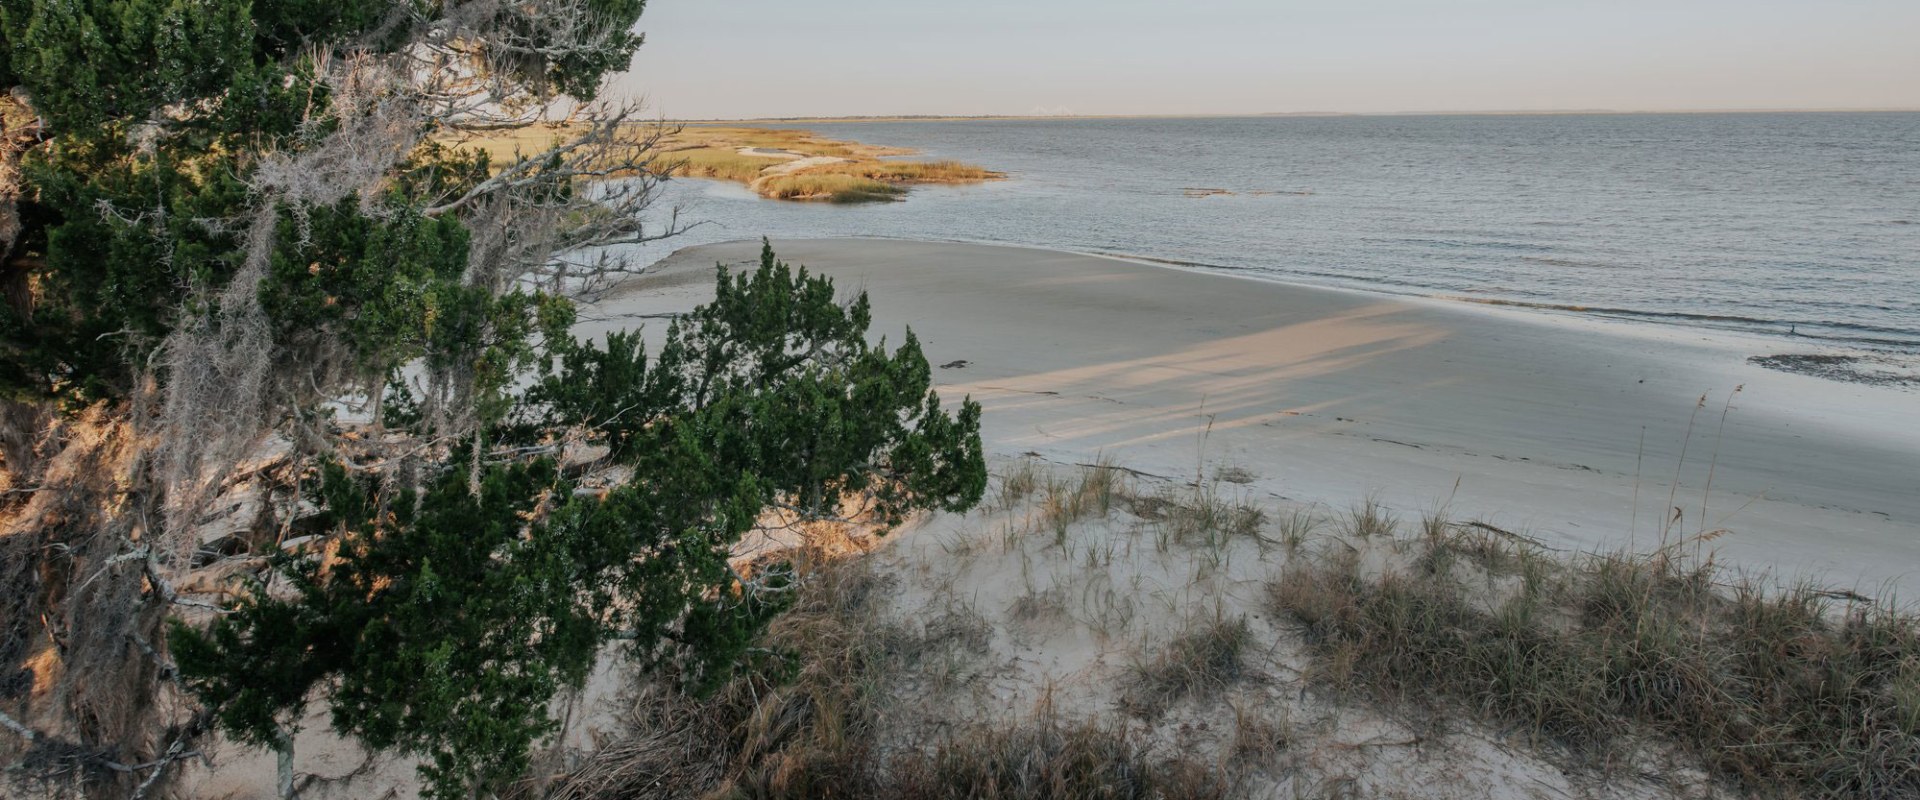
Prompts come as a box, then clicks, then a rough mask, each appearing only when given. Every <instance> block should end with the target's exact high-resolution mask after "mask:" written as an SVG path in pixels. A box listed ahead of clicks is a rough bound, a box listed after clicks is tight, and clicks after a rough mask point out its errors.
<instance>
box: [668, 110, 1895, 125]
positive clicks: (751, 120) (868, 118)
mask: <svg viewBox="0 0 1920 800" xmlns="http://www.w3.org/2000/svg"><path fill="white" fill-rule="evenodd" d="M1722 114H1920V108H1702V109H1678V110H1619V109H1605V108H1595V109H1549V110H1539V111H1529V110H1507V111H1501V110H1492V111H1277V112H1252V113H1240V114H1230V113H1222V114H953V115H943V114H877V115H852V116H838V117H834V116H826V117H711V118H699V119H668V120H665V121H666V122H668V123H671V124H677V125H703V126H704V125H741V124H769V125H770V124H781V125H791V124H827V123H856V122H992V121H1004V122H1024V121H1044V120H1102V119H1115V120H1118V119H1266V118H1275V119H1284V118H1309V119H1312V118H1330V117H1606V116H1620V117H1627V116H1675V115H1700V116H1708V115H1722Z"/></svg>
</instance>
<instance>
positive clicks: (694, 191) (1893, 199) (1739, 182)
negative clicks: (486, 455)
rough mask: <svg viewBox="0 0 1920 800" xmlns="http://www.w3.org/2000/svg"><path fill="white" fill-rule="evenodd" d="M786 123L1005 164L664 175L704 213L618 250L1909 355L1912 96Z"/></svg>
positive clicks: (687, 214)
mask: <svg viewBox="0 0 1920 800" xmlns="http://www.w3.org/2000/svg"><path fill="white" fill-rule="evenodd" d="M805 127H807V128H809V129H811V130H816V131H819V132H821V133H823V134H825V135H828V136H833V137H837V138H848V139H855V140H859V141H863V142H869V143H873V144H885V145H899V146H904V147H912V148H916V149H918V150H920V151H922V156H923V157H933V158H954V159H960V160H964V161H970V162H974V163H977V164H981V165H983V166H986V167H989V168H991V169H996V170H1002V171H1005V172H1007V173H1009V175H1010V177H1009V179H1008V180H1005V181H1000V182H994V183H988V184H982V185H976V186H965V187H919V188H915V189H914V190H913V192H912V193H911V194H910V195H909V196H908V198H907V199H906V200H905V201H903V202H897V203H883V204H867V205H826V204H796V203H782V202H775V201H769V200H762V199H759V198H757V197H754V196H753V195H752V194H750V193H748V192H747V191H746V190H745V189H743V188H740V187H738V186H736V185H730V184H724V183H718V182H713V181H705V180H694V179H685V180H677V181H673V182H671V183H670V184H669V185H668V186H667V191H666V192H665V194H664V197H663V202H662V204H661V205H660V206H658V207H657V208H658V210H659V211H661V212H662V213H664V211H665V210H666V209H667V208H670V207H677V208H678V211H679V214H680V219H681V221H683V222H686V221H699V222H702V223H704V224H702V225H701V226H699V227H696V228H695V229H693V230H692V231H690V232H688V233H687V234H685V235H683V236H680V237H676V238H675V239H672V240H669V241H668V242H664V243H658V244H653V245H648V246H646V247H643V248H639V249H636V250H635V251H633V252H632V253H631V254H630V256H631V257H632V258H633V259H634V260H635V261H638V262H640V263H646V262H649V261H651V260H653V259H657V258H659V257H661V256H664V255H665V254H666V253H667V252H670V251H671V250H672V249H676V248H678V247H684V246H687V245H691V244H699V243H705V242H712V241H720V240H726V239H739V238H750V237H758V236H762V235H766V236H772V237H774V238H783V237H788V238H792V237H828V236H883V237H903V238H918V239H939V240H954V241H975V242H996V243H1007V244H1020V245H1035V246H1042V247H1051V248H1058V249H1065V250H1074V251H1080V252H1090V253H1104V254H1114V255H1124V256H1130V257H1136V258H1143V259H1150V260H1160V261H1167V262H1173V263H1177V264H1182V265H1186V266H1192V267H1197V268H1201V269H1213V270H1222V271H1235V272H1243V273H1244V272H1253V273H1258V274H1260V275H1261V276H1265V277H1271V278H1274V279H1278V280H1284V281H1292V282H1298V283H1307V284H1317V285H1333V286H1341V287H1348V288H1360V289H1368V290H1375V291H1381V292H1389V293H1397V294H1414V295H1425V296H1439V297H1450V298H1460V299H1470V300H1477V301H1488V302H1500V303H1512V304H1519V305H1528V306H1537V307H1539V308H1541V309H1543V310H1546V311H1558V312H1561V313H1581V314H1601V315H1607V316H1616V317H1626V318H1634V319H1644V320H1648V321H1654V322H1661V323H1668V324H1677V325H1696V326H1707V327H1716V328H1727V329H1736V330H1746V331H1757V332H1763V333H1775V334H1780V335H1782V336H1787V335H1791V336H1793V337H1795V338H1797V339H1799V340H1800V341H1817V340H1828V341H1831V342H1832V343H1834V344H1843V345H1852V346H1858V347H1863V348H1870V349H1884V350H1896V351H1904V352H1916V351H1920V113H1832V114H1825V113H1822V114H1671V115H1659V114H1621V115H1566V116H1404V117H1376V116H1366V117H1257V118H1208V119H1122V120H1096V119H1080V120H1006V121H993V120H986V121H942V122H887V123H881V122H874V123H834V124H819V125H807V126H805ZM1192 190H1224V191H1225V192H1227V193H1222V194H1211V193H1205V192H1198V191H1192Z"/></svg>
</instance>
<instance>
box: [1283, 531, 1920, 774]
mask: <svg viewBox="0 0 1920 800" xmlns="http://www.w3.org/2000/svg"><path fill="white" fill-rule="evenodd" d="M1448 541H1450V540H1438V541H1432V542H1429V543H1428V544H1427V546H1428V547H1430V548H1432V547H1447V546H1450V545H1448V544H1447V542H1448ZM1427 555H1429V556H1430V554H1427ZM1521 564H1522V567H1521V568H1522V571H1523V573H1524V571H1525V570H1526V569H1528V567H1527V566H1526V564H1527V562H1525V561H1524V560H1523V561H1522V562H1521ZM1564 567H1565V571H1564V578H1565V580H1568V581H1570V582H1571V583H1572V585H1571V586H1569V587H1568V588H1567V590H1566V592H1565V593H1564V597H1562V598H1559V599H1558V600H1553V601H1550V600H1549V599H1547V598H1546V597H1545V596H1544V594H1543V593H1540V592H1535V591H1531V590H1523V591H1519V592H1514V593H1511V594H1510V596H1508V597H1505V598H1504V599H1496V600H1489V599H1488V598H1486V597H1483V596H1478V595H1480V594H1484V592H1482V591H1478V590H1474V589H1469V588H1467V587H1465V586H1463V585H1462V584H1461V583H1460V582H1457V581H1453V580H1448V579H1446V578H1445V577H1444V576H1443V575H1436V574H1433V572H1432V571H1431V570H1424V569H1423V570H1415V571H1414V572H1413V573H1412V574H1397V573H1388V574H1385V575H1383V576H1380V577H1377V578H1366V577H1363V576H1362V575H1361V573H1360V570H1359V568H1358V560H1357V558H1354V557H1352V556H1350V555H1347V556H1341V557H1331V558H1326V559H1322V560H1320V561H1317V562H1308V561H1307V560H1305V559H1301V560H1297V561H1296V562H1295V563H1293V564H1291V565H1289V567H1288V568H1287V569H1286V570H1285V571H1284V572H1283V573H1282V574H1281V576H1280V578H1279V579H1278V580H1277V581H1275V582H1274V583H1273V584H1271V585H1270V587H1269V600H1270V601H1271V606H1272V608H1273V610H1274V611H1276V612H1277V613H1283V614H1286V615H1290V616H1291V617H1292V618H1294V619H1295V620H1296V621H1298V622H1299V624H1300V626H1301V631H1302V634H1303V637H1304V638H1305V640H1306V641H1307V643H1308V645H1309V646H1310V648H1311V649H1312V650H1313V652H1314V653H1315V654H1316V656H1317V664H1316V671H1315V675H1316V677H1317V678H1318V679H1320V680H1321V681H1322V682H1323V683H1327V684H1330V685H1333V686H1335V687H1336V688H1341V689H1353V688H1359V689H1362V690H1365V691H1369V692H1371V693H1374V694H1376V695H1380V696H1383V697H1386V698H1390V699H1397V700H1402V701H1421V700H1423V699H1424V698H1436V697H1437V698H1443V699H1446V700H1451V701H1453V702H1455V703H1457V704H1458V705H1460V706H1463V707H1465V708H1467V709H1471V710H1475V711H1477V712H1480V713H1482V714H1485V715H1487V716H1490V717H1492V718H1494V719H1495V720H1497V721H1500V722H1503V723H1508V724H1518V725H1520V726H1522V727H1523V728H1524V729H1526V730H1529V731H1531V732H1533V734H1534V735H1535V736H1536V737H1537V738H1540V739H1543V740H1549V741H1552V742H1555V743H1559V744H1562V745H1565V746H1569V747H1572V748H1574V749H1575V750H1576V751H1581V752H1589V753H1591V752H1593V751H1595V750H1600V751H1608V750H1613V749H1616V748H1618V746H1619V743H1620V742H1621V741H1623V740H1624V739H1625V738H1626V737H1627V736H1628V735H1629V734H1638V733H1645V734H1652V735H1654V736H1656V737H1658V738H1660V739H1663V740H1665V741H1668V742H1672V743H1675V744H1678V745H1679V746H1681V747H1682V748H1683V749H1685V750H1687V751H1690V752H1691V753H1693V754H1694V755H1695V756H1696V757H1698V758H1699V759H1700V761H1701V762H1702V763H1703V764H1704V765H1706V766H1707V767H1708V768H1709V769H1711V770H1712V771H1713V772H1714V773H1716V774H1717V775H1719V776H1721V777H1723V778H1725V779H1727V780H1729V781H1732V782H1734V783H1736V784H1738V785H1739V786H1740V787H1741V789H1742V790H1743V791H1745V792H1748V793H1752V794H1756V795H1760V796H1789V797H1912V796H1916V795H1920V728H1916V727H1915V725H1914V723H1915V721H1916V720H1917V719H1920V706H1916V705H1915V702H1916V699H1920V697H1917V695H1916V691H1915V687H1916V686H1920V626H1917V625H1916V622H1915V620H1914V618H1913V617H1911V616H1906V615H1902V614H1898V613H1895V612H1891V611H1887V610H1885V609H1883V608H1881V607H1878V606H1872V605H1860V604H1851V603H1850V604H1847V605H1845V606H1844V607H1835V606H1834V604H1833V601H1832V600H1831V599H1829V598H1828V597H1827V595H1825V594H1823V593H1820V592H1818V591H1815V590H1814V589H1812V588H1811V587H1809V586H1806V585H1800V586H1796V587H1788V588H1787V589H1785V590H1781V591H1767V590H1764V587H1762V586H1761V585H1759V584H1757V583H1754V582H1751V581H1741V582H1737V583H1735V584H1734V588H1733V589H1732V590H1731V591H1730V592H1718V591H1715V589H1714V583H1713V574H1712V571H1711V570H1710V569H1709V568H1707V567H1704V566H1700V565H1691V564H1684V563H1682V562H1679V561H1675V560H1672V559H1669V558H1666V557H1663V556H1652V557H1635V556H1623V555H1611V556H1592V557H1587V558H1583V559H1579V560H1576V561H1573V562H1570V563H1567V564H1565V565H1564Z"/></svg>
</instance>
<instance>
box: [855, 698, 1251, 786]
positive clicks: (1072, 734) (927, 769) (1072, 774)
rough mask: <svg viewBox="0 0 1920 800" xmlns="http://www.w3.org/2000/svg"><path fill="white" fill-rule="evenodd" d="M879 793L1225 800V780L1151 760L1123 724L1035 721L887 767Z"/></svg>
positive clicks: (1179, 762)
mask: <svg viewBox="0 0 1920 800" xmlns="http://www.w3.org/2000/svg"><path fill="white" fill-rule="evenodd" d="M891 777H892V785H890V786H889V787H888V788H889V790H890V791H889V792H888V793H887V795H886V796H889V797H897V798H909V799H910V800H986V799H987V798H991V799H992V800H1055V799H1056V798H1076V800H1077V799H1079V798H1086V799H1087V800H1171V799H1172V798H1193V800H1208V799H1209V798H1225V797H1228V796H1229V793H1230V790H1231V783H1230V781H1228V780H1227V779H1226V778H1225V777H1224V776H1221V775H1219V774H1218V773H1217V772H1216V771H1215V770H1213V769H1210V768H1208V767H1207V766H1205V765H1203V764H1200V763H1198V762H1195V761H1191V760H1185V759H1162V758H1156V757H1154V756H1153V755H1152V753H1151V752H1150V751H1149V749H1148V747H1147V746H1146V745H1145V744H1143V743H1142V742H1140V741H1139V740H1138V739H1137V738H1136V737H1135V736H1134V734H1133V733H1132V732H1130V731H1129V730H1128V729H1127V728H1126V727H1124V726H1119V725H1115V726H1111V727H1109V726H1103V725H1099V724H1095V723H1075V722H1067V721H1063V720H1060V719H1059V718H1057V717H1051V716H1050V717H1048V718H1046V719H1044V720H1042V721H1040V722H1037V723H1033V724H1028V725H1019V726H1010V727H987V728H978V729H975V730H973V731H970V732H968V733H965V734H963V735H961V736H958V737H955V738H953V739H952V740H950V741H948V742H945V743H943V744H941V745H940V746H939V747H937V748H936V749H935V750H934V751H933V752H931V753H912V754H908V755H906V756H903V757H901V758H899V759H897V760H896V761H895V763H894V764H893V765H892V776H891Z"/></svg>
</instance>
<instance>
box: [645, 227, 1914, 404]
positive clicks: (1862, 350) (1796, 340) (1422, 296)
mask: <svg viewBox="0 0 1920 800" xmlns="http://www.w3.org/2000/svg"><path fill="white" fill-rule="evenodd" d="M846 238H848V237H838V236H828V237H821V239H810V238H789V239H787V241H796V242H805V241H819V240H829V239H846ZM853 238H855V239H858V240H870V241H885V242H925V243H931V244H956V245H969V246H979V247H1009V248H1015V249H1023V250H1037V251H1043V252H1048V253H1059V254H1063V255H1075V256H1085V257H1088V258H1107V259H1113V260H1116V261H1124V262H1127V263H1130V264H1140V265H1142V266H1148V267H1155V268H1159V269H1167V270H1173V271H1175V272H1183V273H1189V274H1194V275H1211V276H1215V277H1222V278H1234V279H1239V280H1247V281H1253V282H1255V283H1262V284H1271V285H1276V286H1283V287H1291V288H1297V289H1305V290H1311V291H1327V292H1341V293H1348V294H1353V295H1356V296H1360V297H1375V298H1386V299H1391V300H1399V301H1405V302H1410V303H1422V304H1427V303H1430V304H1433V305H1434V306H1435V307H1439V308H1452V309H1455V310H1460V311H1479V312H1485V313H1489V314H1495V315H1501V316H1507V317H1510V318H1513V319H1520V320H1536V321H1540V322H1543V323H1551V322H1557V323H1564V324H1569V325H1586V326H1592V327H1593V329H1595V330H1602V331H1607V332H1610V333H1613V334H1616V335H1620V336H1627V337H1639V338H1652V339H1658V340H1667V339H1671V338H1672V337H1674V336H1677V335H1684V334H1694V335H1698V336H1699V337H1700V338H1701V339H1703V340H1708V341H1715V342H1717V343H1718V344H1719V345H1720V346H1722V347H1724V348H1726V349H1728V350H1730V351H1731V350H1741V351H1743V352H1745V353H1746V355H1747V356H1748V357H1750V358H1755V359H1760V358H1772V357H1782V356H1785V357H1802V356H1808V355H1813V356H1829V355H1838V354H1844V355H1868V356H1893V357H1897V358H1900V359H1904V360H1909V361H1911V363H1909V364H1905V365H1903V366H1904V367H1905V369H1907V370H1908V371H1909V372H1911V373H1912V375H1913V376H1914V378H1913V379H1912V383H1913V384H1914V385H1915V386H1916V388H1920V340H1917V341H1914V342H1911V343H1908V342H1904V341H1893V340H1879V339H1849V338H1844V337H1832V336H1823V335H1819V334H1809V333H1801V334H1793V333H1782V332H1778V331H1775V330H1771V329H1768V328H1767V327H1764V326H1772V327H1778V326H1780V325H1789V326H1790V327H1791V324H1790V323H1785V322H1772V321H1768V320H1751V322H1752V326H1751V327H1745V326H1737V325H1725V326H1723V325H1713V324H1706V323H1711V322H1713V321H1715V320H1716V319H1724V318H1716V317H1711V316H1708V315H1700V314H1684V313H1677V312H1653V311H1634V310H1632V309H1613V308H1602V307H1593V306H1576V305H1571V304H1556V303H1546V302H1526V301H1516V300H1506V299H1501V298H1495V297H1471V296H1467V295H1461V294H1441V293H1437V290H1436V292H1423V291H1394V290H1392V289H1389V288H1385V287H1384V285H1382V284H1368V283H1365V282H1364V281H1352V284H1358V285H1349V284H1343V283H1335V282H1329V283H1315V282H1312V281H1308V280H1302V279H1300V276H1298V275H1294V274H1291V273H1282V272H1267V271H1263V270H1258V269H1252V268H1245V267H1228V266H1221V265H1218V264H1207V263H1203V262H1197V261H1182V260H1178V259H1170V258H1160V257H1158V256H1148V255H1140V254H1137V253H1124V252H1118V251H1112V252H1108V251H1098V250H1074V249H1071V248H1064V247H1049V246H1046V245H1035V244H1024V243H1019V242H999V241H991V240H985V239H960V238H941V237H903V236H884V235H878V234H876V235H870V236H861V237H853ZM747 241H751V240H747V239H738V240H729V241H725V242H715V243H711V244H706V245H689V246H688V247H686V248H681V250H685V249H691V248H692V247H711V246H718V245H725V244H737V243H739V242H747ZM679 253H680V251H679V250H676V251H674V252H673V253H670V254H668V256H667V257H666V259H662V260H663V261H664V260H667V259H671V258H673V257H674V256H676V255H679ZM649 268H651V267H649ZM1795 345H1799V346H1800V347H1802V348H1817V349H1819V350H1820V351H1821V352H1819V353H1783V352H1780V350H1781V348H1790V347H1793V346H1795ZM1772 369H1774V370H1775V371H1778V372H1787V373H1789V374H1803V375H1806V374H1813V373H1809V372H1796V371H1794V370H1787V369H1780V368H1778V367H1773V368H1772ZM1819 377H1822V378H1823V379H1825V380H1829V381H1832V382H1835V383H1860V384H1866V385H1889V384H1887V383H1885V382H1881V381H1870V380H1867V381H1863V380H1857V379H1853V378H1849V377H1841V376H1836V375H1832V374H1827V375H1822V376H1819ZM1895 385H1897V384H1895Z"/></svg>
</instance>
